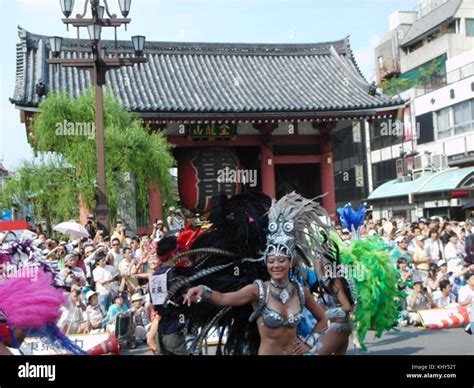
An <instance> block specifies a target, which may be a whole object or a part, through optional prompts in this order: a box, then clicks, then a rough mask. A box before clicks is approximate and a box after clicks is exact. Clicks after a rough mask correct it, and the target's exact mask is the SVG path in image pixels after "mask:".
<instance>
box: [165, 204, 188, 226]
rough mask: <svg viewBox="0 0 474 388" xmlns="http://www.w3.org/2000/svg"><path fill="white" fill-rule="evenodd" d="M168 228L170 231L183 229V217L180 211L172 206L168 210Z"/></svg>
mask: <svg viewBox="0 0 474 388" xmlns="http://www.w3.org/2000/svg"><path fill="white" fill-rule="evenodd" d="M167 222H168V226H169V228H170V230H181V229H184V217H183V216H182V213H181V211H180V210H179V209H178V210H176V208H175V207H174V206H172V207H170V209H169V216H168V218H167Z"/></svg>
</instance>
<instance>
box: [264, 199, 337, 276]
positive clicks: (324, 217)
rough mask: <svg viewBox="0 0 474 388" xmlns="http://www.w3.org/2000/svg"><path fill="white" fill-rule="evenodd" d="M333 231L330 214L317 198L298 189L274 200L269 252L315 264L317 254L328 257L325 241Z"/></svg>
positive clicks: (269, 218)
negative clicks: (310, 196) (308, 196)
mask: <svg viewBox="0 0 474 388" xmlns="http://www.w3.org/2000/svg"><path fill="white" fill-rule="evenodd" d="M331 230H332V226H331V223H330V221H329V215H328V213H327V212H326V210H325V209H324V208H323V207H322V206H321V205H319V203H317V202H316V201H315V200H312V199H307V198H304V197H302V196H301V195H299V194H296V193H295V192H292V193H290V194H287V195H285V196H284V197H282V198H281V199H280V200H278V201H276V200H273V202H272V206H271V207H270V210H269V212H268V231H269V234H268V235H267V247H266V249H265V260H266V258H267V256H268V255H269V254H274V255H286V256H288V257H289V258H290V259H291V260H292V262H293V264H294V265H296V266H298V267H300V266H301V265H302V264H305V265H311V262H312V260H314V259H315V258H316V257H326V256H327V255H328V254H329V253H330V252H329V247H328V246H327V245H326V244H325V241H326V240H327V236H328V235H329V232H330V231H331Z"/></svg>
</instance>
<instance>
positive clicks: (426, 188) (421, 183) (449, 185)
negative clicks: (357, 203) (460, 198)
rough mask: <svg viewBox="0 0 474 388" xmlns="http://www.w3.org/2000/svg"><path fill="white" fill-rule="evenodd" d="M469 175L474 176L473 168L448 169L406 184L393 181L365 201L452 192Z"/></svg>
mask: <svg viewBox="0 0 474 388" xmlns="http://www.w3.org/2000/svg"><path fill="white" fill-rule="evenodd" d="M470 175H474V167H465V168H450V169H447V170H443V171H440V172H437V173H433V174H429V175H424V176H422V177H420V178H418V179H415V180H413V181H408V182H400V181H399V180H398V179H394V180H391V181H389V182H387V183H384V184H383V185H381V186H379V187H377V189H375V190H374V191H373V192H372V194H370V195H369V197H368V198H367V200H368V201H378V200H383V199H386V198H396V197H408V196H409V195H410V194H422V193H431V192H439V191H449V190H454V189H457V188H459V187H461V185H462V184H463V182H464V181H465V180H466V179H467V178H468V177H469V176H470Z"/></svg>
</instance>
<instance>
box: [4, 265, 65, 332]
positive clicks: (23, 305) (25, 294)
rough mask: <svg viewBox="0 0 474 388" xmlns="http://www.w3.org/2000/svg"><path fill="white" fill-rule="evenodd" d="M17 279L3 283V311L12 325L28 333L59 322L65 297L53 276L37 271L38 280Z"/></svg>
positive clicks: (21, 277) (19, 277) (19, 275)
mask: <svg viewBox="0 0 474 388" xmlns="http://www.w3.org/2000/svg"><path fill="white" fill-rule="evenodd" d="M17 275H18V277H15V278H10V279H8V280H5V281H3V282H0V309H2V310H3V312H4V313H5V315H6V316H7V319H8V323H9V324H10V325H14V326H18V327H20V328H22V329H27V328H40V327H41V326H43V325H45V324H46V323H52V322H56V320H57V319H58V318H59V316H60V307H61V305H62V304H63V303H64V301H65V297H64V296H63V293H62V292H61V291H60V290H58V289H56V288H54V287H53V285H52V284H53V276H52V275H51V274H46V273H44V272H43V271H42V270H40V269H35V275H36V279H35V278H32V277H25V276H21V272H19V273H17Z"/></svg>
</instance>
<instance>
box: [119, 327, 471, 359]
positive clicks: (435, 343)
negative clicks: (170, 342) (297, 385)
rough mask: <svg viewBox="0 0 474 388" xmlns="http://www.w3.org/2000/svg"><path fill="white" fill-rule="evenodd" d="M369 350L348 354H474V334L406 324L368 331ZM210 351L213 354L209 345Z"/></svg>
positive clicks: (351, 349)
mask: <svg viewBox="0 0 474 388" xmlns="http://www.w3.org/2000/svg"><path fill="white" fill-rule="evenodd" d="M365 345H366V346H367V352H364V351H362V350H358V349H355V348H354V347H353V346H352V343H351V346H349V349H348V352H347V354H349V355H360V356H364V355H474V335H468V334H466V333H465V332H464V329H463V328H453V329H441V330H426V329H423V328H416V327H403V328H401V329H400V331H391V332H388V333H384V334H383V335H382V337H381V338H374V332H369V333H368V334H367V338H366V340H365ZM123 353H124V354H126V355H151V352H150V351H149V350H148V348H147V347H146V346H144V345H141V346H139V347H137V348H136V349H133V350H125V351H124V352H123ZM208 354H210V355H212V354H214V348H213V347H209V351H208Z"/></svg>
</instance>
